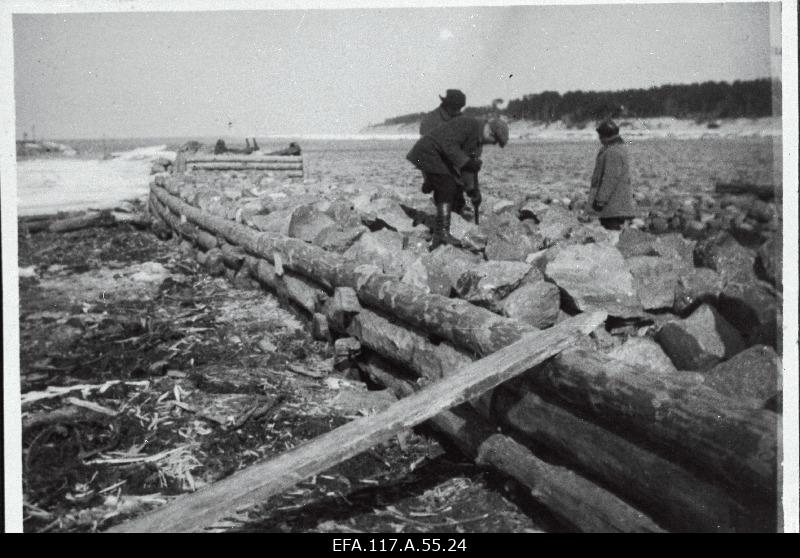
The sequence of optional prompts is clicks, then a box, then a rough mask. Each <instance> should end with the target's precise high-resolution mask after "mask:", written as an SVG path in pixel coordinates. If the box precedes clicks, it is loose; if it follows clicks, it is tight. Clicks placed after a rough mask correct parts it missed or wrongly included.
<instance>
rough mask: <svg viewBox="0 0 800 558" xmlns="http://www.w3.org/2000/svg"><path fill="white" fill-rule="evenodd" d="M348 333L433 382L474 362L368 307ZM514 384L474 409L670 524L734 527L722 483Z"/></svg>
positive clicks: (747, 525)
mask: <svg viewBox="0 0 800 558" xmlns="http://www.w3.org/2000/svg"><path fill="white" fill-rule="evenodd" d="M348 332H349V333H350V334H351V335H353V336H354V337H357V338H358V339H359V340H360V341H361V343H362V345H363V346H364V347H367V348H369V349H370V350H372V351H375V352H376V353H378V354H380V355H382V356H383V357H385V358H388V359H390V360H391V361H392V362H395V363H398V364H400V365H401V366H402V367H403V368H404V369H406V370H411V371H413V373H415V374H417V375H419V376H422V377H423V378H425V379H427V380H433V381H435V380H437V379H439V378H440V377H442V376H446V375H448V374H450V373H452V371H454V370H458V369H459V368H463V367H464V366H465V365H466V364H467V363H468V362H469V361H470V360H471V357H470V356H469V355H468V354H466V353H464V352H462V351H458V350H456V349H455V348H453V347H452V346H449V345H448V344H447V343H439V344H433V343H431V341H430V340H428V339H426V338H425V337H424V336H422V335H420V334H418V333H416V332H414V331H412V330H409V329H408V328H406V327H404V326H403V325H402V324H399V323H394V322H392V321H391V320H389V319H387V318H385V317H383V316H380V315H378V314H376V313H375V312H373V311H371V310H369V309H366V308H364V309H362V311H361V312H360V313H359V314H358V315H357V316H355V318H354V319H353V322H352V324H351V326H350V328H348ZM515 384H516V385H515V386H509V385H508V384H505V385H503V386H500V387H499V388H498V389H496V390H494V391H493V392H492V394H493V393H495V392H498V394H497V395H492V394H490V393H487V394H485V395H484V396H483V397H481V398H480V400H478V401H477V402H476V403H477V405H476V408H477V409H478V410H479V411H480V412H481V414H482V415H483V416H484V417H492V418H497V419H499V420H501V421H502V422H503V423H505V424H507V425H509V426H511V427H512V428H514V429H515V430H517V431H518V432H521V433H523V434H526V435H528V436H529V437H530V438H531V439H533V440H535V441H536V442H537V443H540V444H543V445H544V446H546V447H548V448H550V449H551V450H555V451H556V452H557V453H559V454H560V455H561V456H563V457H564V458H566V459H567V460H568V462H569V463H571V464H572V465H573V466H574V467H576V468H578V469H579V470H580V471H585V472H586V473H587V474H589V475H591V476H592V477H593V478H595V479H598V480H599V481H601V482H602V483H603V484H604V485H606V486H608V487H610V488H611V489H613V490H615V491H617V493H618V494H621V495H623V496H625V497H626V498H627V499H628V500H629V501H630V502H633V503H635V504H636V505H637V506H639V507H640V508H641V509H642V510H644V511H646V512H647V513H648V514H649V515H650V516H651V517H654V518H655V519H656V520H657V521H659V523H661V524H662V525H664V526H666V527H668V528H670V529H671V530H676V531H689V532H691V531H698V530H699V531H704V532H713V531H729V530H732V529H733V528H734V519H733V518H732V516H731V510H739V509H740V507H739V506H738V504H737V503H735V502H734V501H733V500H732V499H731V498H730V497H729V496H728V495H727V494H725V492H724V490H722V489H721V488H718V487H715V486H713V485H712V484H710V483H708V482H704V481H702V480H700V479H698V478H697V477H696V476H695V475H693V474H692V473H690V472H689V471H687V470H686V469H685V468H683V467H681V466H679V465H677V464H675V463H672V462H671V461H669V459H668V458H665V457H662V456H659V455H657V454H655V453H653V452H651V451H648V450H646V449H644V448H642V447H641V446H639V445H637V444H636V443H634V442H631V441H629V440H626V439H625V438H623V437H621V436H618V435H616V434H614V433H613V432H610V431H609V430H607V429H605V428H602V427H600V426H597V425H595V424H592V423H591V422H588V421H586V420H583V419H581V418H579V417H577V416H575V415H573V414H571V413H569V412H568V411H566V410H564V409H562V408H559V407H557V406H555V405H553V404H550V403H547V402H546V401H544V400H542V399H541V398H540V397H538V396H537V395H535V394H533V393H531V392H530V390H529V388H528V385H527V384H526V383H523V382H521V381H519V382H515ZM494 398H497V400H496V401H495V400H494ZM741 515H744V514H743V512H742V513H741ZM737 521H738V520H737ZM755 523H757V520H756V519H753V518H750V519H743V520H742V521H739V522H738V524H737V525H736V527H737V528H740V529H742V530H754V529H755V527H754V524H755Z"/></svg>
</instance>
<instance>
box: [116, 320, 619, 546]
mask: <svg viewBox="0 0 800 558" xmlns="http://www.w3.org/2000/svg"><path fill="white" fill-rule="evenodd" d="M605 318H606V315H605V313H592V314H580V315H578V316H576V317H574V318H570V319H569V320H565V321H564V322H562V323H561V324H558V325H557V326H555V327H553V328H551V329H548V330H546V331H540V332H536V333H533V334H531V335H528V336H525V337H523V338H522V339H520V340H519V341H518V342H516V343H514V344H512V345H510V346H509V347H507V348H505V349H503V350H500V351H497V352H496V353H493V354H491V355H489V356H488V357H486V358H484V359H482V360H479V361H476V362H474V363H472V364H470V365H468V366H467V367H465V368H464V369H462V370H461V371H459V372H458V373H456V374H454V375H452V376H451V377H449V378H447V379H445V380H443V381H441V382H436V383H434V384H432V385H430V386H428V387H426V388H425V389H423V390H421V391H420V392H418V393H416V394H414V395H412V396H410V397H407V398H405V399H402V400H400V401H398V402H397V403H395V404H393V405H391V406H390V407H389V408H387V409H386V410H384V411H382V412H380V413H378V414H376V415H373V416H369V417H363V418H360V419H357V420H354V421H352V422H350V423H348V424H346V425H344V426H341V427H339V428H337V429H335V430H333V431H331V432H328V433H327V434H323V435H322V436H320V437H318V438H316V439H314V440H312V441H310V442H307V443H305V444H303V445H301V446H299V447H297V448H295V449H293V450H291V451H289V452H287V453H285V454H283V455H281V456H279V457H277V458H275V459H273V460H270V461H267V462H265V463H260V464H257V465H253V466H251V467H248V468H247V469H244V470H242V471H239V472H237V473H234V474H233V475H231V476H230V477H228V478H227V479H224V480H222V481H219V482H217V483H214V484H213V485H209V486H207V487H204V488H201V489H200V490H198V491H197V492H195V493H193V494H187V495H185V496H181V497H179V498H177V499H175V500H174V501H173V502H172V503H170V504H168V505H166V506H164V507H163V508H161V509H159V510H157V511H155V512H154V513H152V514H149V515H146V516H144V517H142V518H139V519H135V520H133V521H128V522H125V523H123V524H121V525H118V526H117V527H115V528H112V529H111V531H115V532H137V531H146V532H174V531H193V530H198V529H202V528H203V527H207V526H209V525H211V524H213V523H214V522H215V521H218V520H220V519H222V518H224V517H225V516H226V515H229V514H231V513H233V512H234V511H236V510H237V509H238V508H241V507H242V506H246V505H252V504H255V503H258V502H262V501H264V500H265V499H267V498H269V497H270V496H274V495H276V494H279V493H281V492H282V491H284V490H286V489H287V488H289V487H291V486H293V485H295V484H296V483H298V482H300V481H301V480H303V479H305V478H307V477H309V476H311V475H314V474H317V473H321V472H323V471H325V470H327V469H329V468H330V467H332V466H334V465H336V464H338V463H341V462H342V461H345V460H346V459H349V458H351V457H353V456H354V455H357V454H359V453H361V452H363V451H365V450H367V449H369V448H371V447H373V446H375V445H377V444H379V443H382V442H385V441H387V440H389V439H391V438H392V437H393V436H394V435H396V434H397V433H398V432H401V431H402V430H404V429H406V428H410V427H412V426H416V425H417V424H420V423H422V422H424V421H426V420H428V419H429V418H431V417H433V416H435V415H436V414H437V413H439V412H440V411H442V410H445V409H449V408H450V407H453V406H455V405H458V404H460V403H464V402H465V401H469V400H470V399H473V398H475V397H478V396H480V395H481V394H482V393H484V392H486V391H487V390H489V389H492V388H493V387H495V386H497V385H498V384H500V383H502V382H504V381H506V380H508V379H510V378H513V377H514V376H517V375H519V374H521V373H522V372H525V371H526V370H530V369H531V368H532V367H533V366H535V365H536V364H539V363H541V362H542V361H544V360H546V359H547V358H550V357H552V356H553V355H555V354H558V353H559V352H560V351H562V350H564V349H565V348H567V347H569V346H571V345H572V344H574V343H575V341H576V340H577V339H578V338H579V337H580V336H581V335H587V334H588V333H589V332H591V331H592V330H593V329H594V328H596V327H597V326H598V325H600V324H602V323H603V322H604V321H605Z"/></svg>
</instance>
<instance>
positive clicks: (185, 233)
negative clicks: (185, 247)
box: [152, 198, 198, 243]
mask: <svg viewBox="0 0 800 558" xmlns="http://www.w3.org/2000/svg"><path fill="white" fill-rule="evenodd" d="M152 207H153V208H154V209H155V213H156V214H157V215H158V216H159V217H160V218H161V220H162V221H164V222H165V223H166V224H167V225H168V226H169V227H170V228H171V229H172V230H173V231H175V233H176V234H177V235H178V236H179V237H183V238H185V239H187V240H190V241H191V242H192V243H194V242H195V241H196V237H197V230H198V229H197V227H196V226H195V225H193V224H192V223H190V222H188V220H183V221H182V220H181V218H180V217H178V216H177V215H175V214H174V213H172V212H171V211H170V210H169V208H168V207H167V206H165V205H163V204H162V203H161V202H160V201H159V200H158V199H157V198H156V199H154V200H152Z"/></svg>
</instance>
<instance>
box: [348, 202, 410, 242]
mask: <svg viewBox="0 0 800 558" xmlns="http://www.w3.org/2000/svg"><path fill="white" fill-rule="evenodd" d="M361 220H362V222H363V223H364V224H365V225H367V226H368V227H369V228H370V229H371V230H377V229H381V228H389V229H392V230H394V231H398V232H401V233H403V232H411V231H413V230H414V227H415V225H414V221H413V219H412V218H411V217H409V216H408V215H407V214H406V212H405V211H403V208H402V207H401V206H400V202H398V201H397V200H393V199H391V198H378V199H375V200H373V201H372V202H371V203H370V204H369V205H368V207H367V208H366V209H365V210H363V211H362V216H361Z"/></svg>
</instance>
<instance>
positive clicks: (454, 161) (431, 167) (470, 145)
mask: <svg viewBox="0 0 800 558" xmlns="http://www.w3.org/2000/svg"><path fill="white" fill-rule="evenodd" d="M495 143H499V144H500V147H505V145H506V143H508V124H506V123H505V122H504V121H503V120H500V119H499V118H492V119H489V120H486V119H484V118H474V117H471V116H461V117H459V118H455V119H452V120H449V121H448V122H445V123H443V124H442V125H440V126H438V127H437V128H435V129H434V130H432V131H431V132H429V133H428V134H427V135H425V136H422V137H421V138H420V139H419V140H417V143H415V144H414V147H412V148H411V151H409V152H408V155H406V159H408V160H409V161H410V162H411V163H412V164H413V165H414V166H415V167H417V168H418V169H419V170H420V171H422V177H423V180H424V184H423V191H424V192H426V193H427V192H430V191H433V201H434V203H435V204H436V224H435V225H434V230H433V242H432V244H431V249H434V248H436V247H437V246H440V245H442V244H452V245H454V246H458V245H459V242H458V240H457V239H455V238H454V237H453V236H452V235H451V234H450V217H451V213H452V210H453V203H454V202H455V200H456V198H457V196H458V194H459V191H460V189H461V188H464V190H465V191H466V193H467V195H468V196H469V197H470V199H471V201H472V204H473V205H478V204H480V202H481V192H480V188H478V185H477V183H475V182H473V183H472V187H471V188H469V189H467V186H466V184H464V182H463V178H462V177H463V174H464V172H471V173H477V172H478V171H480V169H481V165H482V164H483V163H482V162H481V160H480V155H481V151H482V146H483V145H485V144H495Z"/></svg>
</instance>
